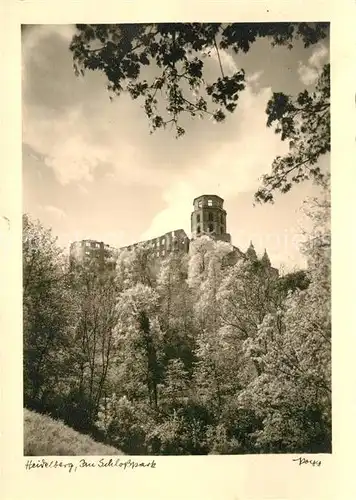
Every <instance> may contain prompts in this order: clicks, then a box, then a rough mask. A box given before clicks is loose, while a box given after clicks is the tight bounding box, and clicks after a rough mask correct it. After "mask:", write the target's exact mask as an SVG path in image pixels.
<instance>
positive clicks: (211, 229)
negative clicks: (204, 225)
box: [208, 224, 214, 233]
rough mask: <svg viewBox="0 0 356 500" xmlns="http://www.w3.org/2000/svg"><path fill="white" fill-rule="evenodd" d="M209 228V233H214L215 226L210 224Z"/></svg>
mask: <svg viewBox="0 0 356 500" xmlns="http://www.w3.org/2000/svg"><path fill="white" fill-rule="evenodd" d="M208 229H209V233H212V232H213V230H214V226H213V225H212V224H209V226H208Z"/></svg>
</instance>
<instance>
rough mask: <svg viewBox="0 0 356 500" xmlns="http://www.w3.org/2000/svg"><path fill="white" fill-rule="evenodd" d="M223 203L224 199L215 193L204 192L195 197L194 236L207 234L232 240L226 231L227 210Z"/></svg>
mask: <svg viewBox="0 0 356 500" xmlns="http://www.w3.org/2000/svg"><path fill="white" fill-rule="evenodd" d="M223 205H224V200H223V199H222V198H220V196H216V195H215V194H203V195H201V196H198V198H195V199H194V201H193V206H194V211H193V212H192V215H191V230H192V238H197V237H199V236H202V235H203V234H205V235H208V236H210V237H211V238H214V239H215V240H222V241H227V242H229V243H230V242H231V236H230V234H228V233H227V232H226V211H225V210H224V208H223Z"/></svg>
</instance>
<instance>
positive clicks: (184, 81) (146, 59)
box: [70, 23, 330, 202]
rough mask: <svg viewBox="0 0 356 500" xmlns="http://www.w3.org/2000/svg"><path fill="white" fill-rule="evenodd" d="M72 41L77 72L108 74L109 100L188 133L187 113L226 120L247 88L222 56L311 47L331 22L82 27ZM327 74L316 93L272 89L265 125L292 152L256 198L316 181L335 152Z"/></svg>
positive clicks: (152, 124)
mask: <svg viewBox="0 0 356 500" xmlns="http://www.w3.org/2000/svg"><path fill="white" fill-rule="evenodd" d="M76 28H77V33H76V34H75V35H74V37H73V39H72V42H71V44H70V49H71V51H72V53H73V60H74V69H75V72H76V74H78V75H79V74H82V75H84V73H85V71H87V70H92V71H100V72H102V73H104V74H105V76H106V79H107V88H108V90H109V92H110V98H112V97H113V96H120V95H121V94H122V93H128V94H129V95H130V96H131V98H132V99H134V100H139V101H140V102H141V105H142V108H143V110H144V113H145V114H146V116H147V118H148V121H149V124H150V128H151V132H153V131H155V130H157V129H161V128H167V126H171V127H173V128H174V130H175V132H176V135H177V137H180V136H182V135H184V134H185V132H186V131H185V128H184V121H182V119H181V118H182V116H183V115H187V116H189V117H191V118H196V117H200V118H203V117H204V116H209V117H210V118H212V119H214V120H215V121H216V122H223V121H225V119H226V117H227V115H229V114H231V113H233V112H234V111H235V109H236V107H237V105H238V100H239V97H240V94H241V92H243V90H244V89H245V87H246V80H245V71H244V70H243V69H242V68H241V69H238V70H237V71H235V72H234V73H233V74H232V75H229V74H228V73H227V71H226V68H224V64H223V62H222V60H223V58H222V52H223V51H227V52H229V53H231V54H238V53H240V52H242V53H246V52H248V51H249V50H250V48H251V46H252V45H253V44H254V43H255V42H256V41H257V40H259V39H266V40H268V41H269V42H270V43H271V45H272V46H277V45H278V46H284V47H286V48H288V49H292V48H293V46H294V44H295V42H296V41H297V40H301V41H302V43H303V45H304V47H305V48H307V47H310V46H312V45H314V44H316V43H317V42H319V41H320V40H323V39H324V38H325V37H326V36H327V34H328V24H327V23H312V24H310V23H231V24H221V23H205V24H201V23H163V24H125V25H116V24H106V25H95V24H91V25H88V24H79V25H76ZM211 57H214V58H215V59H216V60H217V61H218V64H219V68H220V75H219V76H218V77H217V79H215V80H214V81H208V76H207V74H206V62H207V60H208V59H209V58H211ZM329 107H330V69H329V65H325V66H324V69H323V71H322V74H321V75H320V77H319V80H318V83H317V85H316V89H315V91H312V92H308V91H307V90H305V91H303V92H300V93H299V94H298V95H297V96H296V97H293V96H289V95H286V94H284V93H282V92H280V91H279V92H278V91H275V92H274V93H273V96H272V98H271V99H270V101H269V102H268V104H267V109H266V113H267V126H272V125H276V128H275V130H276V133H279V134H280V136H281V140H282V141H288V144H289V153H288V154H287V155H286V156H284V157H278V158H276V159H275V161H274V162H273V165H272V168H271V173H269V174H266V175H265V176H264V178H263V179H262V185H261V188H260V189H259V190H258V191H257V193H256V196H255V198H256V201H258V202H270V201H273V193H274V192H275V191H276V190H279V191H281V192H282V193H285V192H287V191H289V190H290V189H291V187H292V185H293V184H294V183H299V182H301V181H304V180H306V179H309V178H311V179H313V180H316V181H319V180H320V179H322V178H323V172H322V171H321V170H320V168H319V166H318V165H317V161H318V159H319V157H320V156H322V155H324V154H325V153H327V152H328V151H329V150H330V124H329V122H330V116H329Z"/></svg>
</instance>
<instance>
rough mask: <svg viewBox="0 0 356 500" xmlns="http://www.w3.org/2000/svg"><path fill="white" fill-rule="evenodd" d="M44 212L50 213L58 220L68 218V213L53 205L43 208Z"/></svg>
mask: <svg viewBox="0 0 356 500" xmlns="http://www.w3.org/2000/svg"><path fill="white" fill-rule="evenodd" d="M41 208H42V210H43V211H45V212H47V213H49V214H50V215H52V216H54V217H55V218H56V219H64V218H65V217H66V213H65V211H64V210H62V209H61V208H58V207H55V206H53V205H46V206H44V207H41Z"/></svg>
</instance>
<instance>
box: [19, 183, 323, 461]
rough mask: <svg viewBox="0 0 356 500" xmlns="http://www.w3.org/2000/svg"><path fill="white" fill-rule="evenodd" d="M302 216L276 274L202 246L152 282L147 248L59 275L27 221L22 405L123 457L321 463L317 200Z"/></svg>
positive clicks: (52, 249)
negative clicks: (263, 456)
mask: <svg viewBox="0 0 356 500" xmlns="http://www.w3.org/2000/svg"><path fill="white" fill-rule="evenodd" d="M327 193H328V190H327ZM307 208H308V210H309V222H310V224H309V226H310V227H308V233H307V234H306V235H305V243H304V245H303V248H302V251H303V252H304V254H305V256H306V258H307V262H308V267H307V270H306V271H305V272H302V271H299V272H298V271H297V272H294V273H290V274H287V275H283V276H278V275H276V273H274V272H272V271H273V269H272V268H271V265H270V262H269V260H268V258H267V257H266V255H265V256H264V257H262V258H258V256H257V255H256V252H255V251H254V249H253V247H250V249H249V251H248V252H247V254H246V258H244V259H241V260H239V261H238V262H237V263H236V264H235V265H233V266H231V265H228V264H227V259H226V257H227V255H228V254H229V253H230V252H231V246H230V245H229V244H227V243H223V242H216V241H214V240H212V239H210V238H208V237H205V236H202V237H200V238H198V239H196V240H195V241H193V243H192V244H191V248H190V252H189V254H175V255H172V256H170V257H169V258H167V259H166V260H163V261H162V263H161V266H160V268H159V271H158V272H153V271H152V266H151V265H150V256H149V250H148V249H147V248H145V247H144V246H142V247H138V248H137V250H136V251H135V252H128V251H123V252H121V253H120V254H119V258H118V260H117V264H116V269H115V271H112V270H108V271H106V272H98V269H97V268H96V267H95V265H94V264H92V265H91V266H84V265H79V264H78V265H76V266H70V265H69V262H68V258H67V256H65V254H64V253H63V251H62V250H61V249H60V248H59V247H58V245H57V241H56V238H55V237H54V236H53V235H52V232H51V231H50V230H49V229H46V228H44V227H43V226H42V225H41V223H40V222H39V221H34V220H32V219H31V217H30V216H28V215H24V218H23V232H24V234H23V308H24V309H23V318H24V331H23V334H24V405H25V407H26V408H28V409H30V410H35V411H37V412H40V413H46V414H49V415H50V416H51V417H52V418H54V419H61V420H63V421H64V422H65V423H66V424H67V425H68V426H70V427H72V428H73V429H75V430H76V431H79V432H81V433H83V434H88V435H90V436H91V437H92V438H94V439H96V440H98V441H101V442H103V443H105V444H107V445H109V446H113V447H115V448H117V449H120V450H122V451H123V452H124V453H128V454H137V455H139V454H157V455H159V454H160V455H192V454H193V455H198V454H204V455H205V454H246V453H290V452H293V453H294V452H298V453H302V452H304V453H305V452H330V451H331V317H330V309H331V308H330V246H331V241H330V228H329V222H330V202H329V198H328V195H327V194H326V195H325V197H324V198H319V199H318V200H314V201H313V202H309V205H308V207H307Z"/></svg>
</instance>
